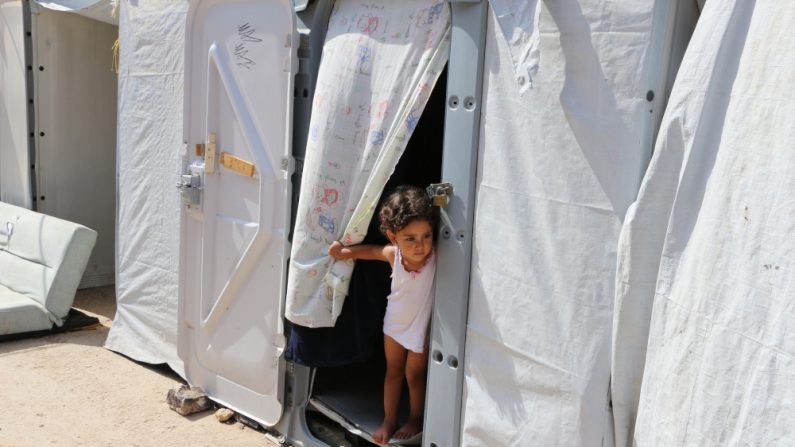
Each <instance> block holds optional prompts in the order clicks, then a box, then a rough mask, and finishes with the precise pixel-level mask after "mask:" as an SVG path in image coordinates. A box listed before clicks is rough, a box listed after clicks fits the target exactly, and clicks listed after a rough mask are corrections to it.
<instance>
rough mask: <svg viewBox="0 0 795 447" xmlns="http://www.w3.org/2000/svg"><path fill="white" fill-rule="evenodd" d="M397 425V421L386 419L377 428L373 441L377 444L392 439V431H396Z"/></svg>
mask: <svg viewBox="0 0 795 447" xmlns="http://www.w3.org/2000/svg"><path fill="white" fill-rule="evenodd" d="M396 426H397V423H396V422H387V421H384V423H383V424H381V426H379V427H378V428H377V429H376V430H375V433H373V441H375V442H376V443H377V444H386V443H388V442H389V440H390V439H392V433H394V432H395V427H396Z"/></svg>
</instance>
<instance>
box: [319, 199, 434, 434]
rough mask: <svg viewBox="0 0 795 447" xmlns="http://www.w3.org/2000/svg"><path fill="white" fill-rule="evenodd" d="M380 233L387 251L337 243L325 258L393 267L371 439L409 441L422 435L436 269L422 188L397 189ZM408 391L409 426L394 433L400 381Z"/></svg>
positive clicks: (385, 206) (427, 204) (428, 202)
mask: <svg viewBox="0 0 795 447" xmlns="http://www.w3.org/2000/svg"><path fill="white" fill-rule="evenodd" d="M379 218H380V220H381V232H382V233H384V234H385V235H386V237H387V238H389V241H390V242H391V244H390V245H385V246H381V245H353V246H349V247H345V246H343V245H342V244H341V243H340V242H339V241H336V242H334V243H333V244H331V247H329V250H328V253H329V255H330V256H332V257H334V258H336V259H368V260H379V261H386V262H389V265H391V266H392V291H391V293H390V294H389V296H388V297H387V300H388V301H387V306H386V315H385V316H384V352H385V354H386V378H385V379H384V422H383V423H382V424H381V426H380V427H378V429H377V430H376V431H375V433H373V439H374V440H375V442H377V443H379V444H386V443H388V442H389V440H390V439H392V438H395V439H408V438H410V437H412V436H414V435H415V434H417V433H419V432H420V431H421V430H422V412H423V409H424V405H425V371H426V368H427V363H428V342H427V338H426V334H427V331H428V325H429V322H430V318H431V304H432V300H433V297H432V293H433V291H432V290H431V289H432V287H433V276H434V274H435V272H436V263H435V259H434V258H435V256H434V250H433V230H434V227H435V224H436V212H435V209H434V207H433V204H432V202H431V199H430V198H429V197H428V195H427V194H425V191H423V190H422V189H420V188H417V187H415V186H400V187H398V188H397V189H396V190H395V192H393V193H392V194H391V195H390V196H389V197H387V199H386V200H385V201H384V203H383V204H382V205H381V210H380V212H379ZM404 374H405V377H406V381H407V382H408V385H409V407H410V409H411V410H410V414H409V419H408V421H407V422H406V423H405V424H404V425H403V426H402V427H400V428H397V410H398V404H399V402H400V390H401V388H402V386H403V377H404Z"/></svg>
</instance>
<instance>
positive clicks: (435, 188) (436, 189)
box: [425, 183, 453, 207]
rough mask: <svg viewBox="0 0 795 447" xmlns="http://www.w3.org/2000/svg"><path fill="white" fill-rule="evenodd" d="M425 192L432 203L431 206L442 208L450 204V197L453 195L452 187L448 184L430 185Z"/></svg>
mask: <svg viewBox="0 0 795 447" xmlns="http://www.w3.org/2000/svg"><path fill="white" fill-rule="evenodd" d="M425 192H427V193H428V197H430V198H431V200H432V201H433V206H438V207H443V206H447V204H448V203H450V196H451V195H452V194H453V185H452V184H450V183H431V184H430V185H429V186H428V187H427V188H425Z"/></svg>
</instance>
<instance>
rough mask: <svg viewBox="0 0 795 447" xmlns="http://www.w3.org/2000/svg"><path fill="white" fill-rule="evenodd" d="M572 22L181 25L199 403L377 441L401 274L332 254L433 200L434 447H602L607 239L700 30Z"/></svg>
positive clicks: (184, 326)
mask: <svg viewBox="0 0 795 447" xmlns="http://www.w3.org/2000/svg"><path fill="white" fill-rule="evenodd" d="M579 3H580V4H581V5H580V4H577V3H565V4H563V3H560V4H555V5H545V6H542V4H541V2H537V3H536V2H497V1H495V2H491V8H489V7H488V4H487V2H485V1H481V2H471V1H450V2H442V1H428V0H417V1H408V2H380V1H374V2H353V1H347V0H338V1H337V2H336V3H333V4H332V2H324V1H316V2H304V3H300V2H297V3H296V4H293V2H290V1H287V0H283V1H271V0H268V1H265V0H263V1H255V2H251V1H233V0H203V1H194V2H191V4H190V8H189V10H188V13H187V23H188V25H187V28H186V34H185V39H186V55H185V102H184V115H183V116H184V120H185V121H184V123H185V124H184V132H185V136H184V138H185V145H184V147H183V161H182V173H181V180H180V185H179V189H180V192H181V194H182V205H181V208H182V209H181V213H180V214H181V228H182V229H181V243H180V252H181V254H180V269H179V281H180V286H179V296H180V298H179V299H180V304H179V315H178V320H179V324H178V345H179V355H180V358H181V359H182V360H183V361H184V368H185V376H186V378H187V380H188V381H189V382H190V383H191V384H193V385H197V386H201V387H203V388H204V389H205V390H206V391H207V392H208V394H209V395H210V396H211V397H212V398H213V399H215V400H216V401H218V402H220V403H222V404H224V405H226V406H229V407H231V408H233V409H235V410H237V411H239V412H240V413H241V414H243V415H245V416H246V417H248V418H250V419H251V420H253V421H256V422H257V423H259V424H261V425H263V426H267V427H275V428H276V430H278V431H279V432H281V433H283V434H284V435H285V436H286V437H287V438H288V439H289V441H290V442H292V443H294V444H295V445H318V444H320V445H322V444H323V443H324V442H332V441H329V440H328V439H326V440H325V441H324V440H321V439H322V436H321V435H320V434H319V432H318V429H317V427H318V424H320V425H323V424H324V423H329V422H333V423H334V424H338V425H339V426H341V427H343V428H344V429H345V431H346V432H347V433H348V435H347V436H352V437H354V438H356V437H361V438H364V439H368V440H371V439H372V438H371V433H372V432H373V430H374V429H375V428H376V427H377V426H378V425H379V424H380V422H381V417H382V408H381V405H382V404H381V402H382V400H381V399H382V386H383V385H382V384H383V374H384V364H383V360H382V358H383V355H382V354H381V353H380V352H379V351H378V349H380V345H381V343H382V342H381V338H382V336H381V333H380V326H379V324H380V318H381V317H382V316H383V307H384V305H385V302H384V300H383V297H384V296H386V294H387V293H388V288H389V272H388V269H387V270H385V267H386V266H385V265H378V263H372V262H370V263H368V262H359V263H357V266H356V267H355V268H354V269H352V270H351V269H350V265H347V266H346V265H340V263H333V262H331V261H330V260H329V259H328V257H327V256H326V253H325V250H326V248H327V247H328V244H330V242H331V241H333V240H337V239H339V240H343V241H346V243H358V242H361V241H378V240H379V236H378V234H377V222H373V221H371V218H372V216H373V211H374V209H375V207H376V206H377V203H378V201H379V197H380V196H381V194H382V193H383V192H385V191H386V192H388V191H389V189H390V188H391V187H393V186H394V185H396V184H401V183H413V184H417V185H428V184H433V185H434V186H433V188H432V193H433V194H434V195H435V196H436V198H437V200H438V201H439V203H440V205H441V215H442V217H443V218H442V224H441V228H440V230H439V234H438V248H437V250H438V264H437V277H436V298H435V303H434V310H433V321H432V330H431V339H430V360H429V372H428V381H427V393H426V396H427V397H426V404H425V414H426V417H425V427H424V434H423V436H421V441H422V443H423V445H430V446H453V445H462V444H463V445H469V444H475V443H480V444H483V445H509V444H517V443H518V444H527V445H530V444H571V445H574V444H578V445H610V444H612V442H613V432H614V429H613V427H612V414H611V409H610V400H609V384H610V373H609V370H610V345H611V331H610V325H611V321H612V313H611V311H612V300H613V290H614V289H613V281H614V274H615V270H614V269H615V255H616V244H617V236H618V229H619V227H620V223H621V220H622V219H623V216H624V213H625V212H626V209H627V207H628V206H629V205H630V203H631V202H632V201H633V200H634V197H635V194H636V192H637V188H638V186H639V185H640V180H641V178H642V176H643V172H644V169H645V167H646V164H647V163H648V160H649V158H650V156H651V152H652V145H653V141H654V136H655V134H656V131H657V127H658V125H659V121H660V118H661V114H662V110H663V109H664V105H665V101H666V97H667V94H668V92H669V91H670V88H671V84H672V81H673V77H674V75H675V73H676V68H677V66H678V61H679V60H680V59H681V57H682V53H683V52H684V48H685V46H686V44H687V41H688V38H689V35H690V32H691V31H692V27H693V25H694V23H695V20H696V19H697V16H698V9H697V7H696V5H695V3H691V2H653V1H649V2H640V3H638V2H634V3H633V2H626V3H619V4H616V3H611V2H598V1H594V2H579ZM489 11H491V12H489ZM522 33H524V34H522ZM393 153H397V155H396V156H394V155H393ZM346 288H347V290H345V289H346ZM341 290H342V291H341ZM346 295H347V296H346ZM512 312H515V313H514V314H513V315H511V313H512ZM542 388H546V389H547V390H548V392H547V393H544V392H541V389H542ZM544 394H547V395H548V397H547V398H545V399H541V398H540V396H541V395H544ZM323 421H324V422H323ZM415 441H417V442H419V440H415Z"/></svg>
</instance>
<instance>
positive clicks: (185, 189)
mask: <svg viewBox="0 0 795 447" xmlns="http://www.w3.org/2000/svg"><path fill="white" fill-rule="evenodd" d="M201 183H202V177H201V174H197V173H191V172H189V173H186V174H181V175H180V176H179V184H177V188H178V189H179V193H180V196H182V202H183V203H185V204H186V205H188V206H190V205H198V204H200V203H201V191H202V187H201Z"/></svg>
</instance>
